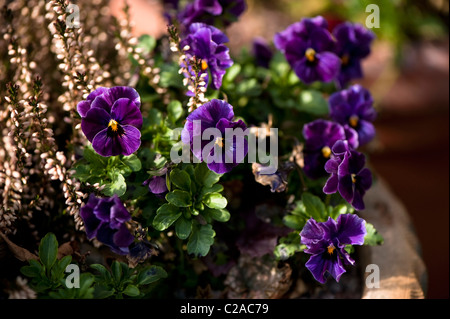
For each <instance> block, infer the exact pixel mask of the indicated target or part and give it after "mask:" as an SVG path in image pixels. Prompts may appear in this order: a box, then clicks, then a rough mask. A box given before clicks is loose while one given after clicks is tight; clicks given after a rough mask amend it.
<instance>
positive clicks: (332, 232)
mask: <svg viewBox="0 0 450 319" xmlns="http://www.w3.org/2000/svg"><path fill="white" fill-rule="evenodd" d="M365 235H366V227H365V221H364V220H363V219H362V218H360V217H358V216H356V215H354V214H342V215H339V216H338V218H337V220H334V219H332V218H331V217H329V218H328V220H327V221H326V222H317V221H316V220H314V219H313V218H311V219H309V220H308V221H307V223H306V225H305V226H304V227H303V230H302V231H301V233H300V237H301V243H302V244H304V245H306V247H307V249H305V250H304V252H305V253H307V254H310V255H311V257H310V258H309V260H308V261H307V262H306V264H305V266H306V268H308V269H309V271H310V272H311V274H312V275H313V276H314V278H315V279H316V280H317V281H318V282H320V283H322V284H324V283H325V282H326V281H327V278H328V277H329V276H331V277H333V278H334V279H335V280H336V281H337V282H339V280H340V278H341V276H342V274H344V273H345V272H346V270H345V268H344V265H353V264H354V263H355V261H354V260H353V259H352V258H351V257H350V255H349V254H348V252H346V251H345V246H346V245H363V244H364V237H365Z"/></svg>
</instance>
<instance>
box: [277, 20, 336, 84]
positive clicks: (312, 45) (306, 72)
mask: <svg viewBox="0 0 450 319" xmlns="http://www.w3.org/2000/svg"><path fill="white" fill-rule="evenodd" d="M274 43H275V46H276V47H277V49H278V50H280V51H281V52H282V53H283V54H284V55H285V57H286V59H287V61H288V62H289V64H290V65H291V67H292V69H293V70H294V72H295V74H296V75H297V76H298V77H299V78H300V79H301V80H302V81H303V82H304V83H306V84H311V83H313V82H315V81H321V82H330V81H332V80H334V79H336V77H337V76H338V74H339V69H340V66H341V61H340V59H339V57H338V56H337V55H336V54H335V53H334V51H335V45H336V43H335V42H334V40H333V37H332V35H331V33H330V32H329V31H328V30H327V21H326V20H325V19H324V18H323V17H321V16H318V17H315V18H305V19H303V20H301V21H300V22H296V23H294V24H292V25H290V26H289V27H288V28H287V29H286V30H284V31H282V32H279V33H277V34H276V35H275V37H274Z"/></svg>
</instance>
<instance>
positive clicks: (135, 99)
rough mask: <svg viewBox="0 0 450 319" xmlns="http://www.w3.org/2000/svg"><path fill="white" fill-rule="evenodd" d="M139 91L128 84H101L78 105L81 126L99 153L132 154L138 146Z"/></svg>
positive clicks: (112, 154)
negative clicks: (103, 85)
mask: <svg viewBox="0 0 450 319" xmlns="http://www.w3.org/2000/svg"><path fill="white" fill-rule="evenodd" d="M140 105H141V102H140V97H139V94H138V93H137V92H136V90H135V89H133V88H131V87H122V86H116V87H112V88H103V87H100V88H98V89H96V90H95V91H93V92H92V93H91V94H89V95H88V97H87V99H86V100H85V101H81V102H80V103H78V105H77V110H78V113H79V114H80V116H81V129H82V131H83V133H84V135H86V137H87V139H88V140H89V141H90V142H91V143H92V147H93V148H94V150H95V151H96V152H97V153H98V154H100V155H101V156H105V157H108V156H116V155H131V154H132V153H134V152H135V151H136V150H137V149H138V148H139V146H140V145H141V132H140V131H139V130H140V129H141V127H142V114H141V111H140V109H139V107H140Z"/></svg>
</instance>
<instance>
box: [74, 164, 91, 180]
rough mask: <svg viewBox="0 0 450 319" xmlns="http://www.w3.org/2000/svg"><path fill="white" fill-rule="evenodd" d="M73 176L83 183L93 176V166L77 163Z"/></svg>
mask: <svg viewBox="0 0 450 319" xmlns="http://www.w3.org/2000/svg"><path fill="white" fill-rule="evenodd" d="M72 176H73V177H75V178H76V179H78V180H80V181H81V182H83V183H84V182H87V181H88V180H89V179H90V178H91V177H92V173H91V168H90V166H89V165H82V164H77V166H76V167H75V173H74V174H73V175H72Z"/></svg>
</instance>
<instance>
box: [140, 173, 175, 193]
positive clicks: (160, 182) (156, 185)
mask: <svg viewBox="0 0 450 319" xmlns="http://www.w3.org/2000/svg"><path fill="white" fill-rule="evenodd" d="M167 171H168V169H167V167H163V168H162V169H161V170H159V172H158V174H157V175H154V176H152V177H150V178H149V179H147V180H146V181H145V182H144V183H143V185H148V190H149V191H150V192H151V193H153V194H155V195H158V196H163V195H164V194H165V193H166V192H167V191H168V190H169V189H168V188H167V182H166V174H167Z"/></svg>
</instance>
